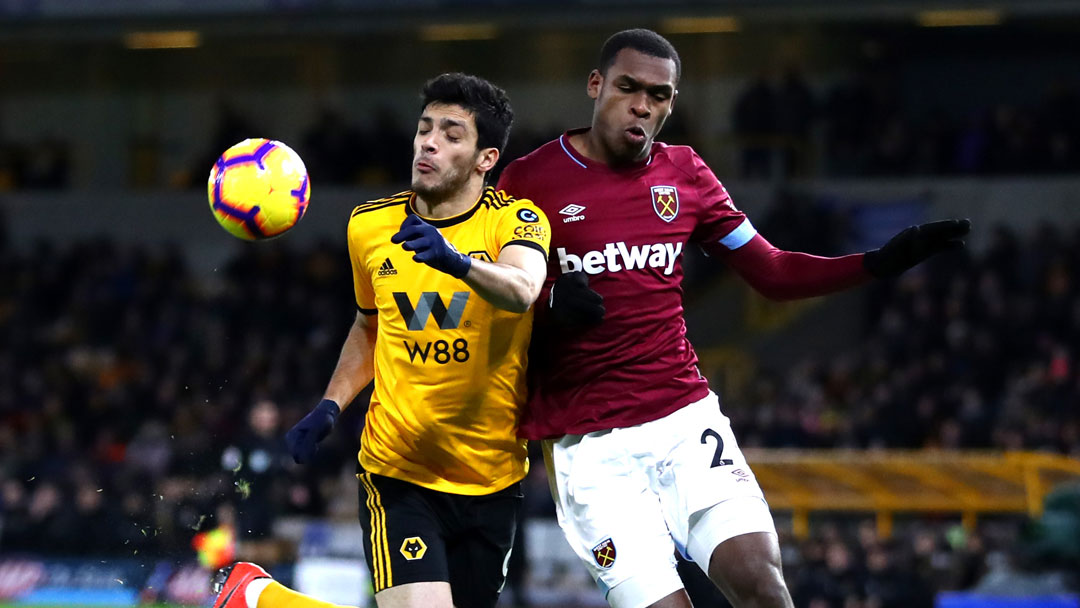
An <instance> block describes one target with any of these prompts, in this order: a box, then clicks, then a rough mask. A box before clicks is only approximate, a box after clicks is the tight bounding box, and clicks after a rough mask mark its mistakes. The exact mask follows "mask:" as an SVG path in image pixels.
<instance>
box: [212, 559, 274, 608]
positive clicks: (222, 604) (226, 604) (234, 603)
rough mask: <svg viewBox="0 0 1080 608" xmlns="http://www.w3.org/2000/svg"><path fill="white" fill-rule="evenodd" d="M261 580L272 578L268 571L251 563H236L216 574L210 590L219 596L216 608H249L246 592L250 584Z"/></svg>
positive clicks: (215, 604)
mask: <svg viewBox="0 0 1080 608" xmlns="http://www.w3.org/2000/svg"><path fill="white" fill-rule="evenodd" d="M260 578H271V577H270V575H269V574H267V573H266V570H263V569H262V568H260V567H258V566H256V565H255V564H252V563H249V562H236V563H235V564H231V565H228V566H225V567H224V568H222V569H220V570H218V571H217V572H216V573H214V578H212V579H210V590H211V591H213V592H214V593H215V594H217V597H216V598H214V608H248V605H247V598H246V597H245V592H246V591H247V586H248V583H250V582H251V581H254V580H257V579H260Z"/></svg>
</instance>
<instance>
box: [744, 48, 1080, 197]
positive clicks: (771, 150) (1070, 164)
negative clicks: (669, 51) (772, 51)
mask: <svg viewBox="0 0 1080 608" xmlns="http://www.w3.org/2000/svg"><path fill="white" fill-rule="evenodd" d="M1075 84H1076V83H1074V82H1072V81H1070V80H1068V79H1060V80H1057V81H1055V82H1053V83H1051V84H1049V86H1047V87H1046V88H1045V91H1044V92H1040V93H1036V94H1033V96H1032V98H1031V99H1030V100H1028V101H1026V103H1024V104H1013V103H1004V102H994V103H990V104H985V105H979V106H976V107H969V108H967V109H966V110H965V111H956V110H953V111H951V112H949V111H946V110H945V109H944V108H941V107H935V106H930V107H929V108H928V109H926V110H916V109H913V108H911V107H908V105H907V104H905V98H906V97H907V95H905V92H904V90H903V84H902V81H901V79H900V76H899V74H898V73H897V69H896V66H893V65H888V64H876V63H869V64H868V65H867V66H865V67H863V68H861V69H859V70H857V71H856V72H855V73H853V74H852V75H851V76H849V77H846V78H843V79H841V80H840V81H838V82H836V83H834V84H833V85H832V86H830V87H827V88H825V89H824V90H823V91H822V92H821V93H818V92H816V90H815V88H814V87H812V86H811V83H810V81H809V80H808V79H807V78H806V77H805V76H804V75H803V74H802V73H801V72H800V71H798V70H796V69H788V70H785V71H784V72H783V73H782V74H780V75H779V76H776V77H772V76H770V75H768V74H760V75H758V76H757V77H755V78H753V79H751V80H750V81H749V82H748V83H747V85H746V86H745V87H744V89H743V90H742V91H741V92H740V94H739V95H738V97H737V98H736V100H735V105H734V109H733V114H732V130H733V135H734V139H735V142H736V145H737V146H738V148H739V173H740V175H741V176H743V177H753V178H770V177H771V178H779V177H790V176H811V175H813V176H835V177H862V176H906V175H1017V174H1023V175H1030V174H1061V173H1076V172H1078V171H1080V119H1078V118H1077V114H1076V108H1077V107H1080V95H1078V94H1077V91H1076V89H1075Z"/></svg>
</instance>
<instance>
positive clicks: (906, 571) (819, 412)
mask: <svg viewBox="0 0 1080 608" xmlns="http://www.w3.org/2000/svg"><path fill="white" fill-rule="evenodd" d="M1078 269H1080V230H1078V229H1076V228H1066V227H1063V226H1054V225H1050V224H1046V225H1044V226H1042V227H1041V228H1040V229H1039V230H1038V231H1037V232H1035V233H1033V234H1025V235H1019V234H1015V233H1013V232H1011V231H1010V230H1009V229H1007V228H1004V227H999V228H996V229H994V236H993V242H992V244H991V245H990V247H989V248H988V249H987V250H986V251H985V252H984V253H980V254H978V255H970V254H956V255H953V256H952V257H950V258H949V259H947V260H939V262H938V263H931V264H928V265H927V266H925V267H924V268H921V269H918V270H916V271H913V272H910V273H908V274H906V275H905V276H903V277H902V278H901V279H899V280H897V281H894V282H882V283H877V284H874V285H872V286H870V287H868V288H866V290H865V292H864V293H865V296H866V297H865V300H866V306H867V315H866V318H867V325H866V327H865V328H864V332H865V339H864V340H862V342H861V346H860V347H859V348H858V349H857V350H855V351H853V352H849V353H846V354H842V355H841V356H838V357H836V358H830V359H826V360H819V359H815V358H812V357H810V358H807V360H806V361H805V362H804V363H803V364H801V365H797V366H795V367H793V368H792V369H788V370H762V373H761V374H760V375H759V377H758V379H757V380H756V381H755V382H754V383H753V384H752V386H753V388H752V390H750V391H748V393H747V394H744V395H725V396H724V397H725V408H726V411H727V413H728V415H729V416H730V417H731V419H732V421H733V424H734V427H735V432H736V435H737V436H738V437H739V438H740V443H741V444H742V445H743V446H744V447H748V446H766V447H786V446H798V447H849V446H850V447H897V448H901V447H905V448H906V447H942V448H986V447H995V448H1008V449H1021V448H1023V449H1039V450H1051V451H1055V452H1062V453H1068V454H1072V455H1078V456H1080V416H1078V414H1077V412H1078V411H1080V410H1078V409H1077V408H1076V407H1075V406H1076V405H1078V404H1080V374H1078V373H1077V367H1076V358H1077V355H1078V354H1080V353H1078V352H1077V345H1078V344H1080V291H1078V286H1077V285H1076V282H1075V279H1074V277H1075V276H1077V271H1078ZM218 274H219V275H220V276H215V277H214V278H213V279H212V280H206V279H202V278H196V277H194V276H192V275H191V274H190V273H189V272H188V270H187V269H186V267H185V262H184V260H183V258H182V256H181V255H180V253H179V252H178V251H176V250H172V249H169V248H167V247H161V248H155V249H154V250H146V249H138V248H123V247H119V246H117V245H115V244H114V243H112V242H110V241H108V240H97V241H86V242H78V243H71V244H65V245H63V246H60V245H56V244H49V243H41V244H39V245H37V246H36V247H35V248H34V249H33V250H30V251H26V252H16V251H14V250H11V249H9V248H7V247H5V246H4V245H3V241H2V240H0V343H3V344H4V348H2V349H0V552H4V553H8V552H17V551H33V552H46V553H53V554H87V553H90V552H93V553H94V554H100V555H109V554H112V555H132V554H133V552H136V553H135V554H136V555H167V556H184V555H190V553H191V548H190V543H191V539H192V537H193V536H194V535H195V534H196V533H197V532H198V531H200V530H205V529H207V528H209V527H212V526H215V525H219V524H221V523H226V522H235V523H236V528H237V531H238V535H239V536H240V538H241V540H244V539H251V540H258V539H265V538H268V537H269V535H270V530H271V526H272V524H273V522H274V521H275V519H276V518H278V517H280V516H283V515H311V516H324V515H327V514H329V515H332V516H340V517H341V518H343V519H352V518H354V517H355V504H356V494H355V493H356V492H357V488H356V484H355V480H354V478H353V477H352V473H353V472H354V466H355V465H354V464H353V463H354V462H355V449H356V437H357V436H358V433H359V425H360V423H361V422H362V416H361V414H362V411H361V410H362V409H363V408H362V406H360V407H354V408H351V409H350V410H349V411H347V412H346V415H345V416H344V417H343V419H342V421H341V422H340V423H339V425H338V427H337V428H336V430H335V433H334V434H333V436H332V437H331V439H330V440H329V441H328V442H326V443H325V444H324V446H323V447H322V449H321V450H320V452H319V456H318V458H319V460H318V462H316V463H315V464H314V465H313V466H309V467H305V468H303V469H301V468H299V467H296V466H294V465H293V464H292V462H291V459H290V458H289V457H288V456H287V454H286V453H285V451H284V446H283V442H282V435H283V432H284V430H285V429H287V428H288V426H290V425H291V424H292V423H293V422H295V421H296V420H298V419H299V418H300V417H301V416H302V415H303V414H304V413H305V412H306V411H307V410H308V409H309V408H310V407H311V406H312V405H314V403H315V402H316V401H317V399H318V397H319V396H320V395H321V394H322V391H323V389H324V386H325V382H326V380H327V378H328V377H329V374H330V372H331V371H332V369H333V366H334V364H335V362H336V360H337V355H338V352H339V349H340V345H341V342H342V340H343V338H344V336H345V334H346V332H347V330H348V327H349V324H350V323H351V322H352V319H353V316H354V314H355V308H354V304H353V296H352V292H351V275H350V271H349V266H348V261H347V256H346V254H345V251H344V250H343V248H341V247H340V246H338V245H336V244H335V245H319V246H314V247H312V248H310V249H307V250H304V251H296V250H293V249H291V248H290V247H289V246H288V245H287V243H286V242H272V243H264V244H260V245H259V246H257V247H252V246H248V247H243V248H240V249H238V254H237V255H236V256H235V257H234V258H233V259H232V260H231V262H230V263H229V264H228V266H227V267H225V268H222V269H221V270H220V273H218ZM807 352H808V353H810V352H811V350H810V349H807ZM542 471H543V467H539V466H534V467H533V475H534V477H533V478H532V479H530V483H529V484H528V488H529V492H528V493H529V494H530V500H529V514H530V515H531V516H549V515H550V514H551V512H552V510H551V505H550V499H549V498H548V497H547V491H546V483H545V482H544V481H543V479H542V478H541V477H539V476H541V475H542ZM871 532H872V531H871ZM815 534H816V536H815V537H814V538H812V539H811V540H809V541H803V542H794V541H790V542H787V543H785V549H784V550H785V557H786V564H787V565H788V566H789V582H790V583H791V585H792V589H793V592H794V593H795V594H796V596H797V597H800V598H805V601H799V605H806V606H817V607H821V608H825V607H833V606H836V607H840V606H845V607H853V606H862V605H865V606H867V607H869V606H909V605H926V604H924V603H923V601H922V599H919V598H925V597H926V594H932V593H933V592H934V591H937V590H940V589H944V588H966V587H969V586H970V585H972V584H974V582H975V581H976V580H978V577H979V575H980V573H981V572H983V570H984V569H985V567H986V566H985V563H984V562H985V557H986V554H987V551H988V549H987V545H988V544H992V543H988V542H986V541H985V539H984V538H983V537H980V536H979V535H975V536H972V537H969V538H966V539H963V540H957V539H956V538H953V537H952V536H950V534H951V533H950V532H949V527H948V526H944V525H942V526H936V527H925V528H923V529H919V530H916V531H914V532H911V533H908V534H901V535H898V536H897V537H895V538H893V539H891V540H888V541H885V540H882V539H879V538H877V537H876V536H873V535H872V534H870V532H868V531H867V530H865V529H862V528H859V529H857V530H854V531H851V530H848V531H846V532H845V531H844V530H843V529H841V528H839V527H837V528H835V529H834V528H830V527H825V528H823V529H818V530H816V532H815ZM927 572H930V573H931V574H932V576H931V575H928V574H927ZM905 581H906V582H905ZM850 597H855V598H856V600H857V602H856V603H852V602H853V601H855V600H849V598H850ZM872 597H878V598H879V599H878V600H873V601H871V598H872ZM888 598H892V599H888ZM912 598H914V599H912ZM858 602H865V604H863V603H858Z"/></svg>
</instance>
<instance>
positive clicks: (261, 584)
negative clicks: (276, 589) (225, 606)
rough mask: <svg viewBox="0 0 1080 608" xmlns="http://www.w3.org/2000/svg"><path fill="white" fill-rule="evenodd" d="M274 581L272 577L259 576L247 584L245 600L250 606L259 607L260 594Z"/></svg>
mask: <svg viewBox="0 0 1080 608" xmlns="http://www.w3.org/2000/svg"><path fill="white" fill-rule="evenodd" d="M272 582H274V579H272V578H257V579H255V580H253V581H251V582H250V583H248V584H247V589H244V601H246V602H247V607H248V608H259V596H260V595H262V592H263V589H266V586H267V585H269V584H270V583H272Z"/></svg>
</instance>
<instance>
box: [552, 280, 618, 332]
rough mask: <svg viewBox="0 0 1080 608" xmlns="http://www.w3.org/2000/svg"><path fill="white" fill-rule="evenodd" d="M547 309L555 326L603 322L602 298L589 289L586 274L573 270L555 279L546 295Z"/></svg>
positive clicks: (574, 325) (575, 325)
mask: <svg viewBox="0 0 1080 608" xmlns="http://www.w3.org/2000/svg"><path fill="white" fill-rule="evenodd" d="M548 309H549V310H550V311H551V312H550V315H551V320H552V321H553V322H554V323H555V324H557V325H562V326H564V327H577V326H582V325H596V324H597V323H599V322H601V321H603V320H604V296H602V295H600V294H598V293H596V292H595V291H593V290H592V289H589V276H588V275H587V274H585V273H584V272H582V271H580V270H575V271H574V272H568V273H566V274H564V275H561V276H560V277H559V278H557V279H555V284H554V285H552V286H551V294H550V295H548Z"/></svg>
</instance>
